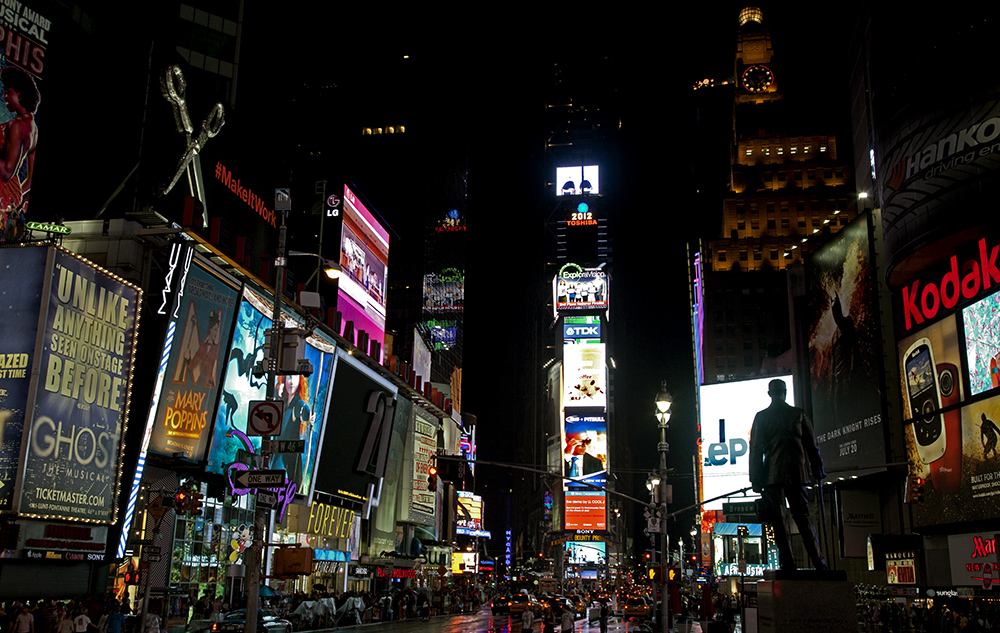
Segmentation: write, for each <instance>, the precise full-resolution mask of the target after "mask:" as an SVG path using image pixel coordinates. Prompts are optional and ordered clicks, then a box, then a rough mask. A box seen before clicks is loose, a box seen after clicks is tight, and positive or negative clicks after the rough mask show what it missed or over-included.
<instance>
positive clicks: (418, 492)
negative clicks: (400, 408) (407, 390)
mask: <svg viewBox="0 0 1000 633" xmlns="http://www.w3.org/2000/svg"><path fill="white" fill-rule="evenodd" d="M437 429H438V425H437V420H435V419H434V418H433V417H431V416H430V415H428V414H427V413H426V412H424V411H423V409H420V408H419V407H413V434H412V437H413V473H412V475H413V477H412V483H411V490H412V491H413V494H412V496H411V497H410V516H409V520H410V521H412V522H414V523H419V524H420V525H434V508H435V498H436V495H435V493H433V492H431V491H429V490H427V476H428V475H427V469H428V468H429V467H430V465H431V457H432V456H433V455H435V454H437Z"/></svg>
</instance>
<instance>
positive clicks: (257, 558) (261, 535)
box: [243, 204, 288, 633]
mask: <svg viewBox="0 0 1000 633" xmlns="http://www.w3.org/2000/svg"><path fill="white" fill-rule="evenodd" d="M275 206H276V207H277V206H278V205H277V204H276V205H275ZM275 213H280V214H281V227H280V228H279V229H278V256H277V257H276V258H275V259H274V311H273V312H272V313H271V331H270V333H269V334H268V337H269V343H270V346H269V349H268V352H269V353H268V358H267V360H266V362H267V367H266V369H267V371H266V375H267V399H268V400H270V401H273V400H275V399H276V395H275V383H276V382H277V379H278V362H279V360H280V358H281V356H280V355H281V345H282V326H283V325H284V324H283V323H282V320H281V295H282V293H283V292H284V288H285V264H286V259H287V255H288V253H287V246H286V244H285V239H286V233H287V230H286V228H285V215H286V211H284V210H280V211H279V210H278V209H275ZM270 439H271V438H270V436H264V437H262V438H261V451H260V467H261V468H262V469H265V470H266V469H267V467H268V466H269V465H270V461H271V456H270V454H269V453H268V452H267V445H268V441H269V440H270ZM270 513H271V511H270V509H268V508H265V507H264V506H263V505H261V504H259V503H258V504H256V505H255V508H254V521H253V543H251V545H250V547H249V548H248V549H247V563H246V566H247V582H246V592H247V614H246V622H245V625H244V628H243V630H244V632H245V633H257V612H258V611H259V609H260V568H261V560H262V558H263V551H264V544H265V543H266V542H267V541H268V537H269V535H268V528H269V525H268V524H269V519H270V516H269V515H270ZM261 633H263V632H261Z"/></svg>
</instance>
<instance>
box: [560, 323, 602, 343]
mask: <svg viewBox="0 0 1000 633" xmlns="http://www.w3.org/2000/svg"><path fill="white" fill-rule="evenodd" d="M563 338H597V339H599V338H601V324H600V323H590V324H582V325H581V324H577V323H563Z"/></svg>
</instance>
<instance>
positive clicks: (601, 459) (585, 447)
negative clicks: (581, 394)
mask: <svg viewBox="0 0 1000 633" xmlns="http://www.w3.org/2000/svg"><path fill="white" fill-rule="evenodd" d="M563 474H564V476H566V477H572V478H574V479H576V480H578V481H568V480H563V488H564V490H565V497H566V505H565V519H564V523H565V525H564V527H565V529H567V530H584V529H595V530H603V529H606V528H607V518H606V514H607V500H606V494H605V493H604V491H603V490H599V489H596V488H593V487H591V486H589V485H586V484H592V485H594V486H601V487H604V486H606V485H607V475H608V426H607V421H606V418H605V415H604V410H603V409H597V410H594V411H587V410H585V409H579V410H574V409H567V410H566V416H565V418H564V424H563ZM582 482H586V484H585V483H582Z"/></svg>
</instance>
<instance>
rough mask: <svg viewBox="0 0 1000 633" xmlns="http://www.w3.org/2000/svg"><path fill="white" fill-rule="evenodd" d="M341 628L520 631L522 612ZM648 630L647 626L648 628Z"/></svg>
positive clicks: (617, 623)
mask: <svg viewBox="0 0 1000 633" xmlns="http://www.w3.org/2000/svg"><path fill="white" fill-rule="evenodd" d="M340 628H341V629H379V630H391V631H393V632H400V633H409V632H411V631H412V632H414V633H415V632H418V631H419V632H420V633H459V632H465V631H476V632H487V631H492V632H493V633H520V631H521V618H520V617H519V616H516V615H515V616H508V615H498V616H494V615H491V614H490V610H489V607H486V608H483V609H481V610H480V611H479V612H478V613H475V614H466V615H448V616H438V617H434V618H431V619H430V620H429V621H426V622H425V621H423V620H421V619H420V618H411V619H406V620H393V621H391V622H373V623H370V624H362V625H360V626H348V627H340ZM333 630H337V629H324V631H333ZM535 630H536V631H538V632H539V633H540V631H541V627H536V629H535ZM573 630H574V631H578V632H582V633H587V632H590V631H592V632H594V633H598V632H599V631H600V630H601V626H600V624H599V623H598V622H597V621H596V620H595V621H594V622H593V623H588V622H587V621H586V620H577V621H576V625H575V626H574V628H573ZM642 630H643V628H642V627H641V626H640V625H639V623H637V622H634V621H633V622H624V621H622V620H621V619H620V618H618V617H613V618H611V619H610V621H609V622H608V631H609V632H610V631H614V632H616V633H626V632H638V631H642ZM647 630H648V629H647Z"/></svg>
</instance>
